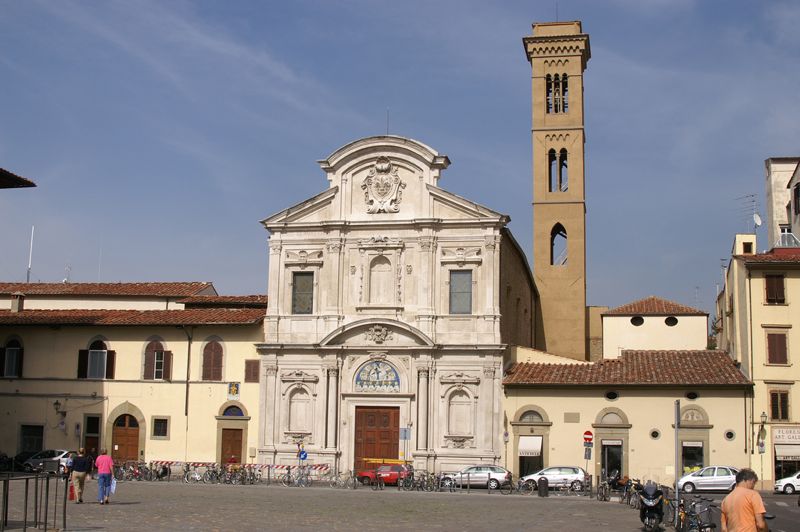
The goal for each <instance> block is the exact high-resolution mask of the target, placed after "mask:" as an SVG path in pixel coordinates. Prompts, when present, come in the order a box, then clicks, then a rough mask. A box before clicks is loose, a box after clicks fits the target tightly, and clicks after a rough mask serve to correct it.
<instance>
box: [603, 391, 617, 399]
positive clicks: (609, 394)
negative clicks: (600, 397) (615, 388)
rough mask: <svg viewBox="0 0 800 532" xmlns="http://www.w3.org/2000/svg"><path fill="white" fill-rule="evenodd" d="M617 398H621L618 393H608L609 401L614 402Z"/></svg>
mask: <svg viewBox="0 0 800 532" xmlns="http://www.w3.org/2000/svg"><path fill="white" fill-rule="evenodd" d="M617 397H619V394H618V393H617V392H606V399H608V400H609V401H613V400H614V399H616V398H617Z"/></svg>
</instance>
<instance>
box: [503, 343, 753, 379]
mask: <svg viewBox="0 0 800 532" xmlns="http://www.w3.org/2000/svg"><path fill="white" fill-rule="evenodd" d="M503 384H504V385H512V386H513V385H527V386H544V385H547V386H550V385H578V386H580V385H584V386H586V385H588V386H600V385H602V386H609V385H611V386H626V385H628V386H630V385H662V386H664V385H666V386H746V385H750V382H749V381H748V380H747V378H745V376H744V375H743V374H742V372H741V371H739V369H738V368H737V367H736V366H735V365H734V362H733V360H732V359H731V358H730V357H729V356H728V355H727V353H725V352H724V351H623V352H622V356H621V357H620V358H617V359H609V360H602V361H599V362H595V363H593V364H534V363H527V362H522V363H517V364H514V365H512V366H511V367H510V368H509V369H508V371H507V372H506V375H505V378H504V379H503Z"/></svg>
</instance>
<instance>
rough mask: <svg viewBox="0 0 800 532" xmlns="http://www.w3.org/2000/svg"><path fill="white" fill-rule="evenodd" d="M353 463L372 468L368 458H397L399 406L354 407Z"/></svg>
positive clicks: (372, 463)
mask: <svg viewBox="0 0 800 532" xmlns="http://www.w3.org/2000/svg"><path fill="white" fill-rule="evenodd" d="M355 432H356V434H355V436H356V438H355V450H354V457H355V458H354V464H353V467H355V468H356V469H374V468H375V467H377V466H376V465H375V463H374V462H367V461H366V459H368V458H378V459H380V458H384V459H389V460H397V459H398V456H399V454H398V453H399V450H400V449H399V446H400V408H399V407H394V408H388V407H379V408H376V407H360V406H359V407H356V428H355Z"/></svg>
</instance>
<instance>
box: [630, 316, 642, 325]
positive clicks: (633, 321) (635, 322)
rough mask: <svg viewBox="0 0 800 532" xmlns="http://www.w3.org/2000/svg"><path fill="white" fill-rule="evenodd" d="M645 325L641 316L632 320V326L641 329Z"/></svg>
mask: <svg viewBox="0 0 800 532" xmlns="http://www.w3.org/2000/svg"><path fill="white" fill-rule="evenodd" d="M643 323H644V318H643V317H641V316H634V317H632V318H631V325H633V326H634V327H639V326H641V325H642V324H643Z"/></svg>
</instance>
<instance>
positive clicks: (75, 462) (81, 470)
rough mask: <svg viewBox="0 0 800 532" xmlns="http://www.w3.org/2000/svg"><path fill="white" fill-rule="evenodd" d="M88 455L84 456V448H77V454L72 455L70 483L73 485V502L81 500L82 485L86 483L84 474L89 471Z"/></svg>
mask: <svg viewBox="0 0 800 532" xmlns="http://www.w3.org/2000/svg"><path fill="white" fill-rule="evenodd" d="M90 467H91V466H90V464H89V457H88V456H86V449H84V448H83V447H81V448H80V449H78V455H77V456H73V457H72V485H73V486H74V487H75V503H76V504H80V503H82V502H83V486H84V484H85V483H86V475H87V473H89V468H90Z"/></svg>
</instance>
